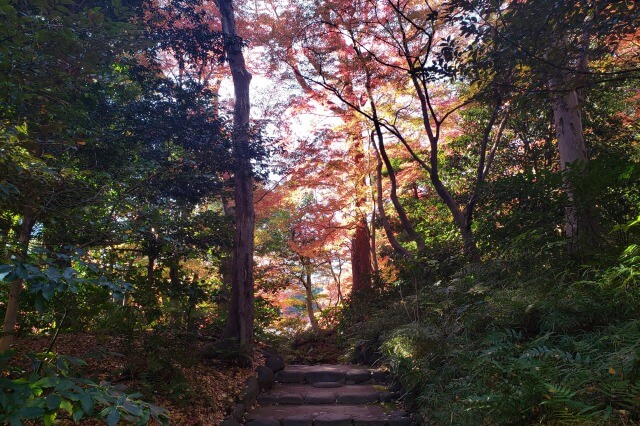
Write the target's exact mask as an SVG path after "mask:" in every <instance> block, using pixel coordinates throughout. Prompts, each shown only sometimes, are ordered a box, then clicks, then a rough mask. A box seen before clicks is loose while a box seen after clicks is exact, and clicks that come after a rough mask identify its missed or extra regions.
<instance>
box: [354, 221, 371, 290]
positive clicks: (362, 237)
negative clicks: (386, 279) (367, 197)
mask: <svg viewBox="0 0 640 426" xmlns="http://www.w3.org/2000/svg"><path fill="white" fill-rule="evenodd" d="M371 272H372V271H371V256H370V246H369V231H368V228H367V221H366V219H365V218H361V219H360V222H359V223H358V224H357V225H356V231H355V233H354V235H353V238H352V240H351V273H352V276H353V287H352V290H351V291H352V293H354V294H355V293H357V292H359V291H362V290H367V289H370V288H371Z"/></svg>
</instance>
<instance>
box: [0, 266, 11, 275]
mask: <svg viewBox="0 0 640 426" xmlns="http://www.w3.org/2000/svg"><path fill="white" fill-rule="evenodd" d="M11 271H13V265H0V275H3V274H8V273H9V272H11Z"/></svg>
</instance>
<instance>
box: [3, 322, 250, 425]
mask: <svg viewBox="0 0 640 426" xmlns="http://www.w3.org/2000/svg"><path fill="white" fill-rule="evenodd" d="M50 343H51V338H50V337H26V338H17V339H16V342H15V345H14V347H15V348H17V353H16V355H15V357H14V358H13V361H12V364H14V365H19V366H21V367H23V368H29V364H30V362H31V360H30V359H29V358H28V357H27V356H26V354H27V353H39V352H44V351H47V349H48V348H49V345H50ZM203 346H204V343H202V342H199V341H188V342H187V341H184V339H180V338H179V337H176V336H173V335H165V334H158V333H139V334H136V335H134V336H129V337H119V336H113V335H106V334H97V333H70V334H61V335H60V336H59V337H58V339H57V341H56V343H55V346H54V348H53V351H54V352H56V353H58V354H63V355H69V356H74V357H78V358H81V359H83V360H84V361H86V362H87V365H86V366H82V367H81V371H79V373H80V374H82V375H83V376H84V377H86V378H91V379H93V380H94V381H96V382H101V381H105V382H109V383H111V384H113V385H119V386H120V387H122V388H123V389H124V392H126V393H141V394H142V395H143V399H144V400H146V401H147V402H150V403H153V404H155V405H158V406H160V407H163V408H165V409H166V410H168V411H169V413H170V416H171V424H175V425H186V426H191V425H193V426H195V425H216V424H220V422H221V421H222V420H223V419H224V418H225V417H226V416H227V414H228V413H229V412H230V411H231V410H233V408H234V407H235V401H236V397H237V396H238V395H239V394H240V393H241V391H242V388H243V386H244V383H245V381H246V379H247V378H248V377H249V376H251V375H253V374H254V368H253V367H244V368H243V367H239V366H237V365H233V364H229V363H225V362H222V361H219V360H215V359H214V360H209V359H203V357H202V356H200V354H201V353H202V347H203ZM261 362H262V359H261V355H258V354H257V353H256V355H255V356H254V365H258V364H259V363H261ZM58 424H65V423H64V422H60V423H58ZM68 424H72V422H71V421H69V423H68ZM82 424H83V425H103V424H104V422H102V421H100V420H98V419H95V420H85V421H82Z"/></svg>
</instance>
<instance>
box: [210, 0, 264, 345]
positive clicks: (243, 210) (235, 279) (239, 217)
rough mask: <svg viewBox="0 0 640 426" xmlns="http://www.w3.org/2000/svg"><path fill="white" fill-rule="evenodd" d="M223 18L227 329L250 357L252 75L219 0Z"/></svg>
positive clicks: (229, 12)
mask: <svg viewBox="0 0 640 426" xmlns="http://www.w3.org/2000/svg"><path fill="white" fill-rule="evenodd" d="M216 5H217V6H218V9H219V11H220V15H221V17H222V31H223V32H224V35H225V49H226V56H227V60H228V61H229V69H230V70H231V76H232V79H233V89H234V96H235V105H234V111H233V136H232V137H233V157H234V160H235V171H234V185H235V188H234V200H235V213H236V229H235V238H234V251H233V273H232V289H231V301H230V304H229V316H228V318H227V324H226V327H225V335H226V337H227V338H230V339H234V340H236V341H237V344H238V345H239V349H240V351H241V352H242V353H243V354H245V355H250V354H251V351H252V349H253V318H254V307H253V301H254V294H253V233H254V223H255V215H254V209H253V171H252V166H251V158H250V149H249V113H250V107H251V105H250V98H249V86H250V83H251V74H250V73H249V72H248V71H247V69H246V66H245V60H244V55H243V53H242V39H241V38H240V37H239V36H238V34H237V30H236V21H235V15H234V10H233V3H232V1H231V0H216Z"/></svg>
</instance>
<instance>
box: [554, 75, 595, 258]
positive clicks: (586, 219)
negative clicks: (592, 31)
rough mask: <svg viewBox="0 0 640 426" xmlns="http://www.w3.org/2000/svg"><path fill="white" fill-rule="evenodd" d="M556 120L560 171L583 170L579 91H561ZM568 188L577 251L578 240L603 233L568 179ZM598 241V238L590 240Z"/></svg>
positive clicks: (569, 224)
mask: <svg viewBox="0 0 640 426" xmlns="http://www.w3.org/2000/svg"><path fill="white" fill-rule="evenodd" d="M559 86H560V85H559V84H558V81H557V80H556V79H553V80H551V82H550V88H551V89H552V90H554V89H557V88H559ZM552 108H553V118H554V123H555V129H556V138H557V141H558V151H559V152H560V169H561V170H562V171H564V170H566V169H567V168H568V167H570V166H571V165H576V166H578V167H580V165H581V164H584V163H586V161H587V154H586V149H585V144H584V133H583V129H582V116H581V114H580V105H579V101H578V93H577V92H576V91H575V90H568V91H563V92H559V93H557V94H556V95H555V97H554V99H553V102H552ZM564 189H565V192H566V194H567V205H566V207H565V235H566V237H567V238H568V239H569V246H570V247H569V248H570V250H571V251H575V250H577V248H578V247H577V244H578V237H580V238H582V237H587V238H589V237H596V236H597V235H598V234H599V232H598V230H599V225H598V222H597V220H596V219H595V218H594V217H593V215H592V214H591V212H590V209H589V208H588V206H581V207H578V206H577V205H576V199H575V194H574V191H573V187H572V183H571V182H570V181H569V180H568V179H567V178H566V177H565V180H564ZM590 239H591V240H595V238H590Z"/></svg>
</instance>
